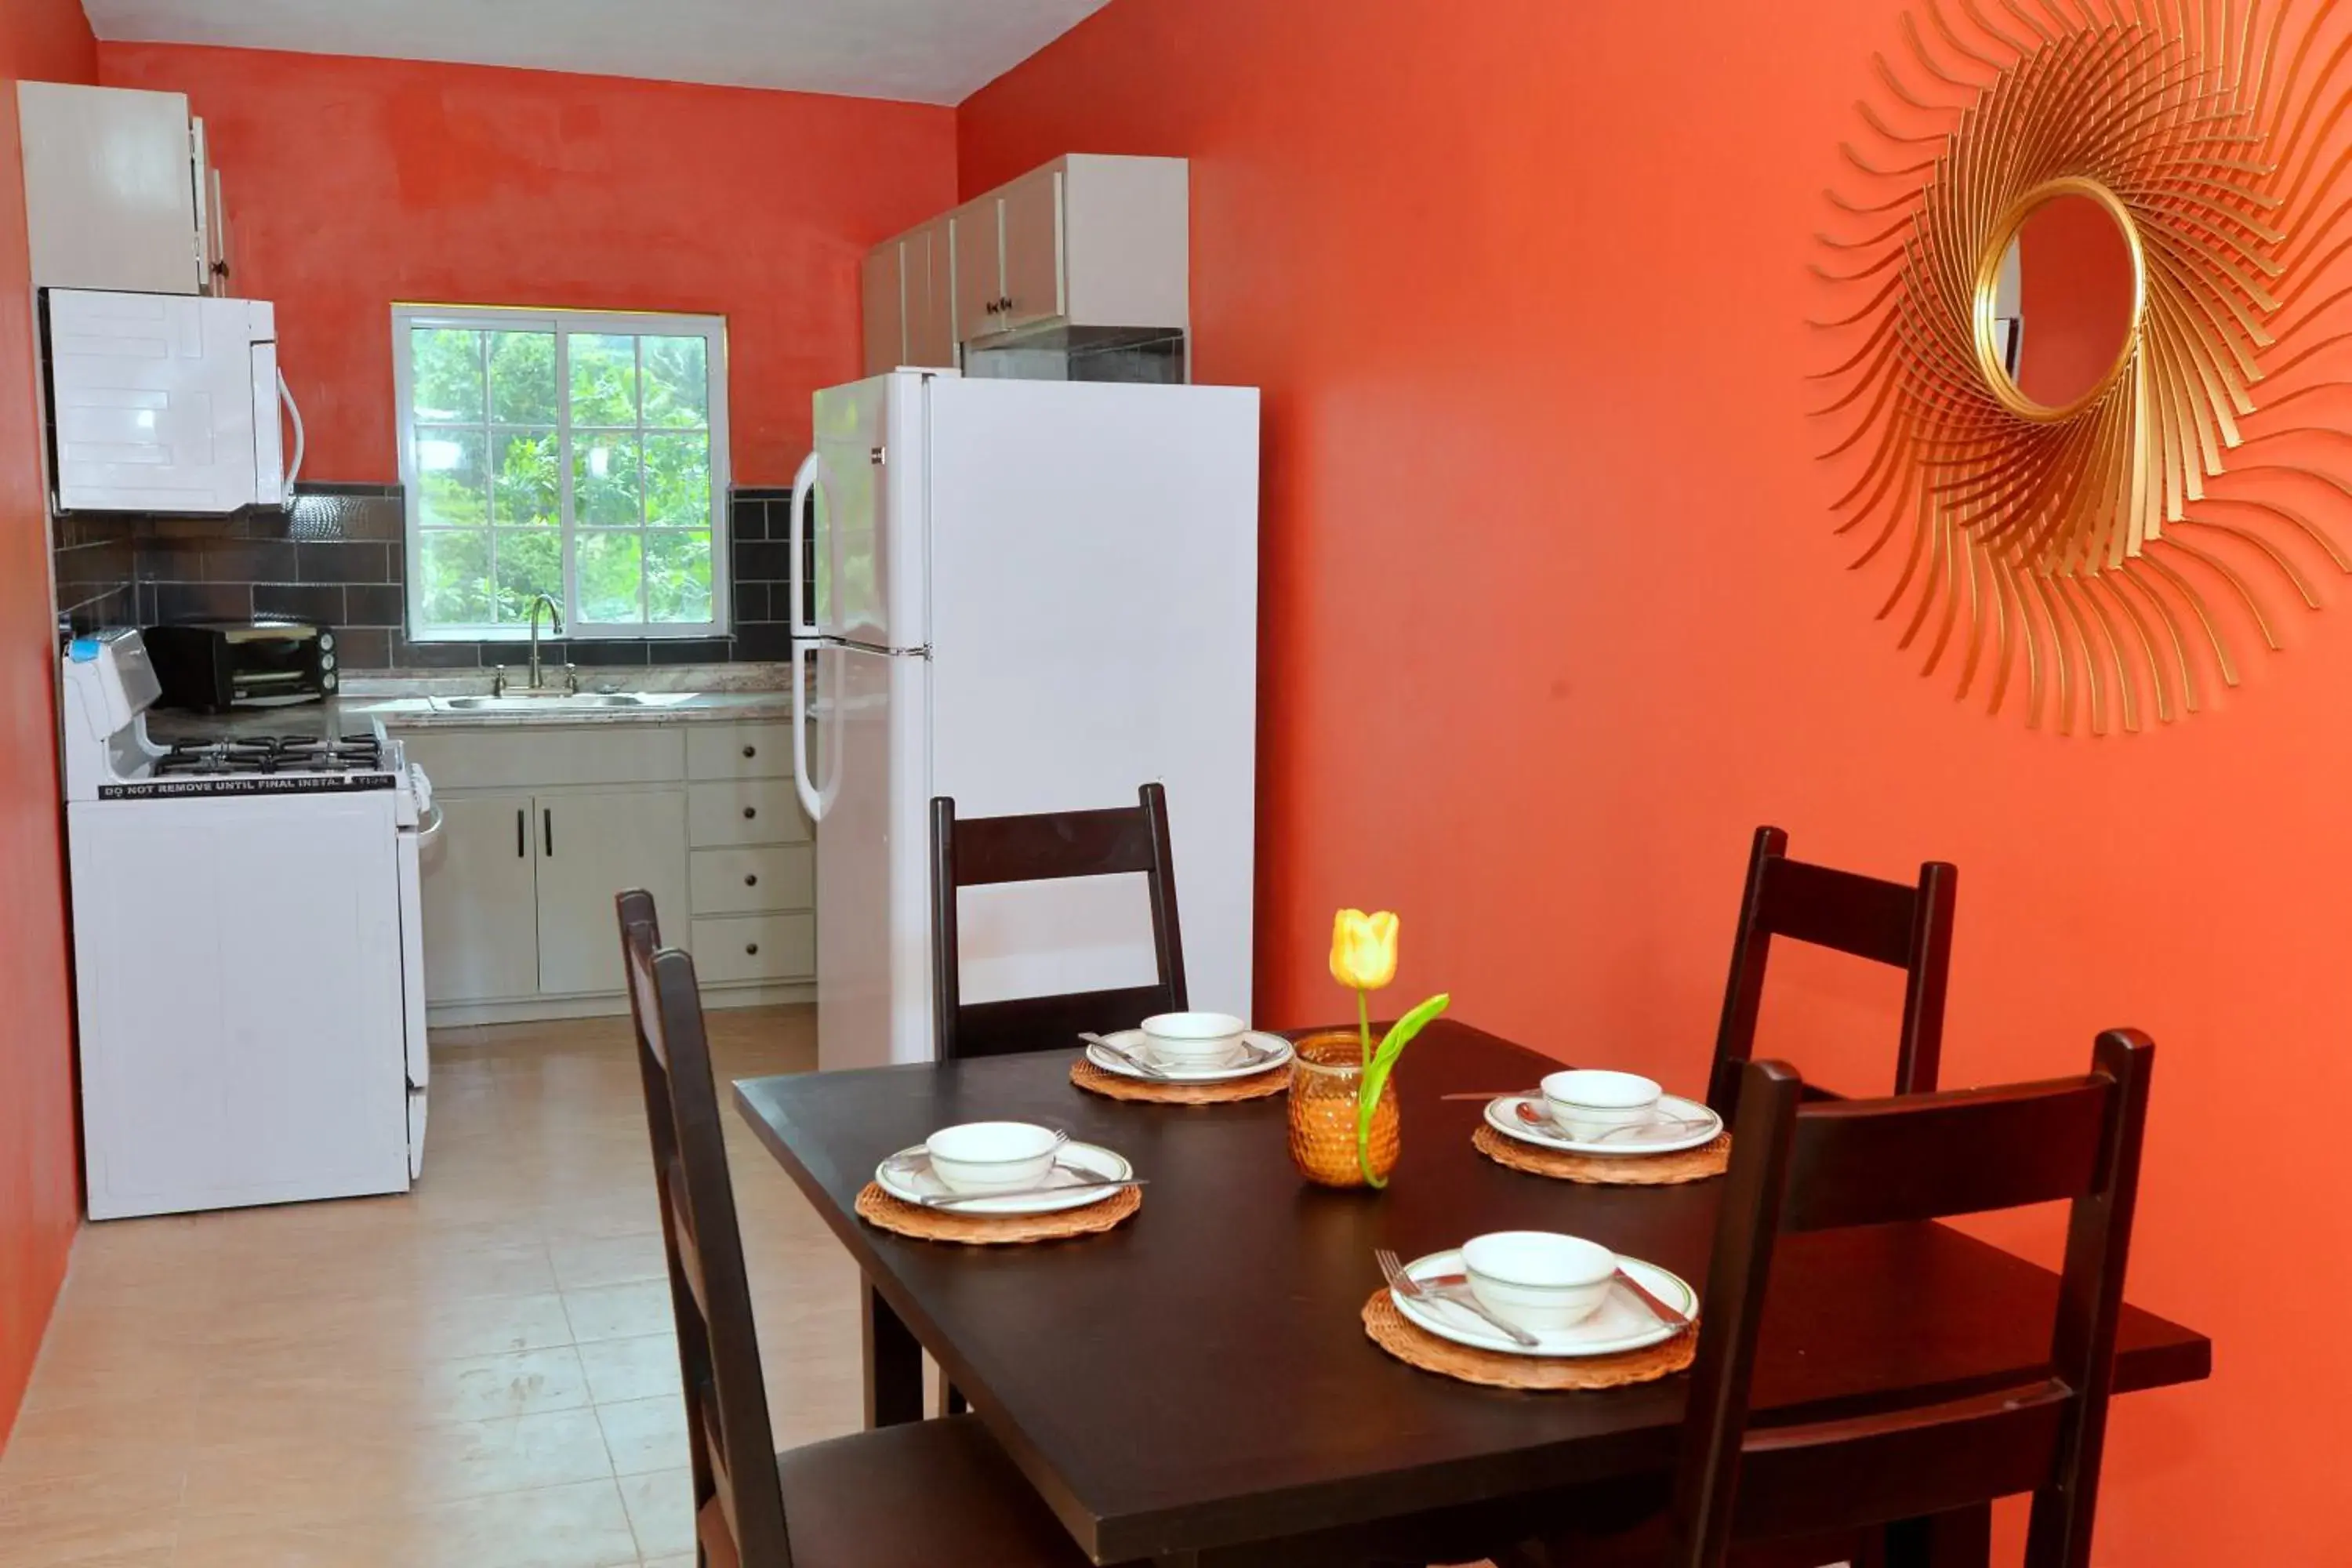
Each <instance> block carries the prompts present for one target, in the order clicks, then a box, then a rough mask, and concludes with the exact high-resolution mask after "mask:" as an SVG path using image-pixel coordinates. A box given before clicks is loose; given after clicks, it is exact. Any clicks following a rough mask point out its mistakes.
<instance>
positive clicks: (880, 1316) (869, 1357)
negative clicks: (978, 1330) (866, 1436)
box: [859, 1284, 923, 1427]
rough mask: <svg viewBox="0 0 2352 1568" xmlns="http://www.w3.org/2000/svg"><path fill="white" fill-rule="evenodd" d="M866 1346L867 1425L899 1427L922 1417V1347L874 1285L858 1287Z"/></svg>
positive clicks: (861, 1322)
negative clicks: (863, 1301)
mask: <svg viewBox="0 0 2352 1568" xmlns="http://www.w3.org/2000/svg"><path fill="white" fill-rule="evenodd" d="M859 1288H860V1289H862V1290H864V1292H865V1294H866V1308H865V1310H864V1311H863V1312H862V1313H861V1314H860V1315H859V1322H860V1325H861V1327H862V1328H863V1330H864V1335H863V1337H864V1340H865V1349H866V1426H869V1427H872V1426H898V1425H899V1424H900V1423H902V1422H907V1421H920V1420H921V1419H922V1418H923V1347H922V1346H921V1345H919V1344H918V1343H916V1342H915V1336H914V1335H913V1334H911V1333H909V1332H908V1331H907V1325H906V1324H905V1323H902V1322H900V1321H898V1313H896V1312H894V1311H892V1310H890V1303H889V1302H887V1301H885V1300H883V1299H882V1292H880V1291H879V1290H877V1289H874V1287H873V1286H872V1285H871V1284H861V1285H860V1287H859Z"/></svg>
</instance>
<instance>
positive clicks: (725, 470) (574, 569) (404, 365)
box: [392, 304, 735, 643]
mask: <svg viewBox="0 0 2352 1568" xmlns="http://www.w3.org/2000/svg"><path fill="white" fill-rule="evenodd" d="M420 327H422V328H426V329H431V328H437V327H446V328H452V329H456V330H458V331H502V332H516V331H522V332H552V333H554V334H555V382H556V395H557V398H558V399H559V404H558V406H559V408H560V409H561V411H562V423H561V424H560V425H559V426H558V427H557V432H556V435H557V441H558V447H557V458H556V470H557V478H558V484H559V487H560V490H561V502H560V504H561V506H562V521H561V522H560V523H559V525H558V526H560V527H561V528H562V531H563V540H562V544H563V603H564V609H563V636H564V637H565V638H566V639H567V640H569V641H575V642H670V641H688V640H693V639H698V638H709V637H728V636H730V635H731V634H732V632H733V629H734V612H735V602H734V601H735V595H734V578H733V573H732V571H731V570H730V568H731V567H732V564H733V560H734V551H733V548H732V542H731V541H730V536H729V534H730V531H729V528H728V522H729V520H730V514H731V513H732V511H733V507H732V505H731V504H730V495H731V493H732V479H733V474H732V470H731V468H730V464H729V456H730V453H729V446H728V436H727V430H728V425H727V383H728V374H727V319H726V318H725V317H724V316H683V315H678V316H673V315H667V314H660V313H647V312H628V311H618V310H530V309H524V308H513V307H505V306H481V305H473V306H462V307H451V306H439V305H408V304H403V305H394V307H393V310H392V363H393V392H394V408H395V411H396V413H395V417H396V418H397V420H398V422H399V442H400V484H401V490H402V493H403V495H404V503H403V504H404V510H405V514H406V525H405V527H404V529H403V532H404V535H405V542H404V545H403V548H404V551H405V552H406V558H407V587H406V592H405V594H404V599H405V600H406V610H405V616H404V618H405V620H406V622H407V628H406V635H407V637H408V640H409V641H411V642H420V643H425V642H525V641H528V640H529V639H530V628H529V627H528V626H426V625H425V621H424V616H423V605H422V604H421V602H420V598H421V595H423V593H424V589H425V581H424V574H423V572H422V571H421V570H420V567H421V566H422V561H421V559H420V556H421V553H422V551H423V549H424V534H425V531H424V529H423V528H422V526H420V523H419V519H418V509H419V507H420V505H421V504H422V498H423V487H422V486H420V485H419V484H418V483H417V468H416V421H415V407H414V401H415V363H414V361H413V358H412V356H411V353H410V337H409V334H410V332H411V331H414V330H415V329H417V328H420ZM575 332H581V333H591V334H608V335H611V336H614V337H625V336H639V337H663V338H688V337H697V336H698V337H700V338H702V339H703V340H704V342H706V344H707V345H708V348H707V351H706V353H705V355H704V359H703V363H704V364H705V365H707V366H708V367H709V376H710V385H709V396H710V414H709V433H710V619H709V620H708V621H692V622H684V623H678V622H669V623H663V624H658V625H652V624H646V623H643V622H635V623H620V624H614V623H607V622H593V623H592V622H588V621H584V620H583V619H581V618H580V617H579V616H575V615H574V614H573V613H572V612H573V609H574V608H575V607H576V606H577V605H578V604H579V598H580V571H579V561H578V552H577V550H576V548H575V542H574V539H573V533H574V529H575V526H576V525H575V524H574V522H573V521H572V414H571V397H572V375H571V363H570V361H571V355H570V353H569V351H568V347H567V344H568V341H569V336H570V334H572V333H575ZM483 393H484V395H485V396H487V395H488V387H487V386H486V387H485V388H484V389H483ZM483 412H484V415H485V416H486V419H487V416H488V409H487V408H485V409H484V410H483ZM639 417H640V418H642V417H643V411H642V409H640V411H639ZM486 427H487V426H486ZM486 459H487V454H486Z"/></svg>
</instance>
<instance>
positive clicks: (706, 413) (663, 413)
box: [638, 338, 710, 427]
mask: <svg viewBox="0 0 2352 1568" xmlns="http://www.w3.org/2000/svg"><path fill="white" fill-rule="evenodd" d="M638 341H639V342H643V343H644V344H645V355H646V424H648V425H668V426H696V427H699V426H706V425H708V424H709V423H710V365H709V359H710V349H709V344H708V343H706V342H704V341H703V340H702V339H700V338H642V339H640V340H638Z"/></svg>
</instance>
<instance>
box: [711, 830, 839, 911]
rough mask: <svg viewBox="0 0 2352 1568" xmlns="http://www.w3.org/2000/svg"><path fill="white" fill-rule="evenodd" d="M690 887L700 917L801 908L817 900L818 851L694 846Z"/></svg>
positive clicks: (790, 847)
mask: <svg viewBox="0 0 2352 1568" xmlns="http://www.w3.org/2000/svg"><path fill="white" fill-rule="evenodd" d="M690 886H691V888H692V891H693V898H694V912H695V913H696V914H698V915H748V914H759V913H761V912H763V911H765V910H804V909H807V908H809V907H810V906H811V905H813V904H814V903H815V902H816V851H815V850H814V849H813V848H811V847H809V846H808V845H805V844H772V845H767V846H764V847H760V848H755V849H698V850H696V851H695V852H694V857H693V867H692V871H691V881H690Z"/></svg>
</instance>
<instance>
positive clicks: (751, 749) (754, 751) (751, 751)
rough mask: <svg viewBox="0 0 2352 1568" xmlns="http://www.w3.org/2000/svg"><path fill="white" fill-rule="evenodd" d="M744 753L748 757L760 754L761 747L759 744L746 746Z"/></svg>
mask: <svg viewBox="0 0 2352 1568" xmlns="http://www.w3.org/2000/svg"><path fill="white" fill-rule="evenodd" d="M743 754H744V755H745V756H747V757H756V756H758V755H759V754H760V748H759V747H757V746H746V747H744V748H743Z"/></svg>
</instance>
